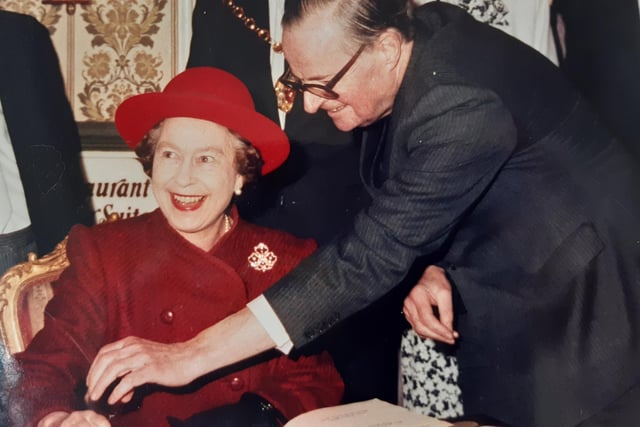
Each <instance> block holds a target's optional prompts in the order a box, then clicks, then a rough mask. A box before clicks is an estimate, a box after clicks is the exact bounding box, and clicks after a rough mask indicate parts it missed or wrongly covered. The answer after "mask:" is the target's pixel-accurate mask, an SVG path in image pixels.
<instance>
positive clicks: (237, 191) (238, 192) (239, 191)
mask: <svg viewBox="0 0 640 427" xmlns="http://www.w3.org/2000/svg"><path fill="white" fill-rule="evenodd" d="M234 193H235V194H236V196H239V195H241V194H242V188H236V191H234Z"/></svg>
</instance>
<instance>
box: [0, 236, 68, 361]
mask: <svg viewBox="0 0 640 427" xmlns="http://www.w3.org/2000/svg"><path fill="white" fill-rule="evenodd" d="M66 246H67V239H66V238H65V239H64V240H63V241H62V242H60V243H58V245H57V246H56V247H55V248H54V249H53V251H51V252H50V253H49V254H47V255H44V256H43V257H41V258H38V257H37V255H36V254H35V253H30V254H29V255H28V258H27V261H26V262H23V263H20V264H16V265H14V266H13V267H11V268H10V269H9V270H7V272H6V273H5V274H4V275H3V276H2V278H0V332H1V335H2V342H3V344H4V346H5V348H6V349H7V351H8V352H9V354H14V353H17V352H20V351H22V350H24V349H25V347H26V346H27V345H28V344H29V342H31V339H32V338H33V336H34V335H35V334H36V333H37V332H38V331H39V330H40V329H42V328H43V326H44V308H45V306H46V305H47V303H48V302H49V300H50V299H51V298H52V297H53V288H52V286H51V283H52V282H54V281H55V280H56V279H58V277H60V274H62V271H63V270H64V269H65V268H66V267H67V266H68V265H69V261H68V259H67V254H66Z"/></svg>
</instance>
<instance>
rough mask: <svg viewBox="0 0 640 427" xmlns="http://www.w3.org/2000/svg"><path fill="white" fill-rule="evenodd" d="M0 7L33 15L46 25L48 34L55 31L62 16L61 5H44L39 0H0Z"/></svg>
mask: <svg viewBox="0 0 640 427" xmlns="http://www.w3.org/2000/svg"><path fill="white" fill-rule="evenodd" d="M0 9H4V10H10V11H12V12H18V13H24V14H26V15H31V16H33V17H35V18H36V19H37V20H38V21H40V22H41V23H42V24H43V25H44V26H45V27H47V29H48V30H49V34H53V33H55V31H56V24H57V23H58V21H60V17H61V16H62V6H44V5H43V4H42V3H41V2H40V0H0Z"/></svg>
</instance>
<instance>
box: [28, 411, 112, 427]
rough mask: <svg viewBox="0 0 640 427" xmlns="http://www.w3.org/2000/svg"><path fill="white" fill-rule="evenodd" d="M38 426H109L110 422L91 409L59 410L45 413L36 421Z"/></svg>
mask: <svg viewBox="0 0 640 427" xmlns="http://www.w3.org/2000/svg"><path fill="white" fill-rule="evenodd" d="M38 427H111V423H110V422H109V420H108V419H107V418H106V417H105V416H103V415H100V414H98V413H97V412H94V411H91V410H86V411H74V412H61V411H59V412H51V413H50V414H47V415H45V416H44V417H43V418H42V419H41V420H40V421H39V422H38Z"/></svg>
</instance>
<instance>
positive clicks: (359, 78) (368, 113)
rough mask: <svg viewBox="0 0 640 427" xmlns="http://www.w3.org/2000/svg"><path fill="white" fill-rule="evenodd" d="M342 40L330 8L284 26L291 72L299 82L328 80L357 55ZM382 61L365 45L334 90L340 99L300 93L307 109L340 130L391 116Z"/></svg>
mask: <svg viewBox="0 0 640 427" xmlns="http://www.w3.org/2000/svg"><path fill="white" fill-rule="evenodd" d="M346 37H347V36H346V35H345V33H344V30H343V29H342V28H340V26H339V23H338V22H337V20H336V19H335V18H332V16H331V13H330V10H320V11H317V12H314V13H312V14H310V15H308V16H307V17H305V18H304V19H303V20H302V21H300V22H298V23H296V24H294V25H292V26H288V27H285V28H284V34H283V39H282V45H283V50H284V54H285V57H286V58H287V61H288V63H289V66H290V68H291V72H292V74H293V75H294V76H295V77H297V78H298V79H300V80H301V81H302V82H303V83H316V84H326V83H327V82H329V81H330V80H331V79H332V78H333V77H334V76H335V75H336V73H338V72H339V71H340V70H341V69H342V68H343V67H344V65H345V64H347V63H348V62H349V61H350V60H351V58H353V56H354V54H355V53H356V52H357V49H358V47H357V46H355V47H353V45H354V43H347V42H346ZM381 61H382V56H381V53H380V52H379V51H378V49H377V46H376V43H372V44H371V45H370V46H367V47H366V48H365V49H364V51H363V52H362V54H361V55H360V56H359V57H358V58H357V59H356V60H355V62H354V63H353V65H352V66H351V67H350V68H349V70H348V71H347V72H346V73H345V74H344V76H343V77H342V78H341V79H340V80H339V81H338V83H337V84H336V85H335V86H334V87H333V90H334V91H335V92H336V93H337V94H338V95H339V97H338V98H337V99H331V100H329V99H324V98H322V97H319V96H317V95H314V94H312V93H309V92H304V109H305V111H306V112H308V113H312V114H313V113H316V112H317V111H318V110H325V111H326V112H327V114H328V115H329V117H330V118H331V119H332V120H333V122H334V124H335V125H336V127H337V128H338V129H340V130H343V131H349V130H352V129H354V128H356V127H360V126H367V125H369V124H371V123H373V122H375V121H377V120H378V119H380V118H381V117H383V116H385V115H387V114H389V112H390V111H391V106H392V105H393V96H392V95H391V96H390V95H389V90H388V89H389V84H390V80H391V79H390V78H387V76H385V74H386V72H387V69H386V68H385V67H383V66H381V64H382V63H383V62H382V63H381Z"/></svg>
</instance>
